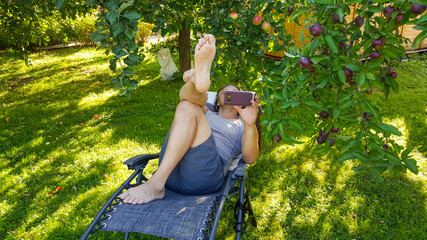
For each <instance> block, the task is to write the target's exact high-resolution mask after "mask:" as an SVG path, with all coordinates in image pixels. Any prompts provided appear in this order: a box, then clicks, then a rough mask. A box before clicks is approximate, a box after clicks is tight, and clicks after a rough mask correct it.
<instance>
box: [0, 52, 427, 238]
mask: <svg viewBox="0 0 427 240" xmlns="http://www.w3.org/2000/svg"><path fill="white" fill-rule="evenodd" d="M31 59H32V60H33V62H34V65H33V66H30V67H26V66H25V65H24V64H23V62H22V61H19V60H14V59H12V58H10V57H9V56H7V55H2V56H1V57H0V89H1V91H0V105H1V107H0V182H1V186H0V196H1V197H0V239H77V238H78V237H79V236H81V234H82V233H83V232H84V230H85V229H86V227H87V226H88V225H89V223H90V221H91V220H92V218H93V217H94V216H95V215H96V213H97V211H98V210H99V209H100V208H101V206H102V205H103V203H104V202H105V201H106V199H108V197H109V196H110V195H111V194H112V193H113V192H114V191H115V189H116V188H117V187H118V186H119V185H120V184H121V183H122V182H123V181H124V180H125V179H126V178H127V176H128V175H129V174H130V171H129V170H127V169H126V167H125V166H124V165H123V164H122V162H123V161H125V160H126V159H127V158H129V157H132V156H134V155H136V154H140V153H153V152H157V151H159V150H160V146H161V143H162V140H163V137H164V136H165V135H166V133H167V130H168V127H169V125H170V123H171V121H172V117H173V112H174V108H175V106H176V104H177V103H178V91H179V88H180V86H182V83H181V82H163V81H160V80H159V79H160V78H159V65H158V64H157V62H156V61H155V60H154V59H151V58H147V59H146V61H145V62H144V64H142V65H141V66H140V67H139V68H138V71H137V76H136V79H137V80H138V81H139V83H140V87H139V88H138V89H137V90H136V91H133V92H132V98H130V99H128V98H125V97H120V96H118V95H117V94H116V93H114V92H113V91H112V90H111V89H112V86H111V84H110V79H111V74H112V73H111V72H110V71H109V69H108V60H107V58H106V57H105V55H104V54H103V53H102V52H101V51H95V49H94V48H76V49H64V50H57V51H48V52H40V53H37V54H33V55H31ZM426 63H427V60H426V58H425V57H424V58H420V59H417V60H416V61H408V62H402V63H398V64H395V65H394V68H395V69H396V70H397V72H398V73H399V78H398V81H399V83H400V92H399V93H398V94H396V93H392V94H391V95H390V97H389V99H388V100H384V99H383V98H382V95H381V94H380V93H378V92H374V94H373V95H372V97H373V98H377V99H378V101H379V106H380V107H381V108H382V113H383V114H384V120H385V121H387V122H390V123H393V124H395V126H397V127H398V128H399V129H400V130H401V131H402V132H403V133H404V136H402V137H400V138H399V139H398V140H399V142H401V143H402V144H403V145H405V146H408V147H413V148H415V150H414V158H415V159H417V161H418V164H419V166H420V173H419V174H418V175H414V174H412V173H410V172H408V173H407V174H402V175H399V176H397V177H391V176H389V175H388V174H385V175H384V177H385V180H384V181H383V182H376V181H373V180H372V178H371V177H370V175H369V174H367V173H364V172H358V173H356V172H353V171H351V170H350V168H351V167H352V166H354V165H355V164H356V163H353V162H345V163H340V162H337V161H336V160H334V159H335V157H336V155H337V154H338V153H336V152H333V151H332V152H331V153H330V154H329V155H327V156H322V155H317V154H315V153H314V151H313V148H312V146H310V145H307V144H303V145H296V146H288V145H282V144H271V143H265V144H264V146H263V153H262V154H261V156H260V158H259V159H258V161H257V163H256V164H255V165H253V166H252V167H251V168H250V169H249V178H248V182H247V185H248V188H249V189H250V195H251V202H252V206H253V208H254V212H255V216H256V219H257V221H258V228H256V229H255V228H253V227H250V226H249V227H248V228H247V231H246V232H245V235H244V238H245V239H427V172H426V169H427V161H426V148H427V143H426V135H427V126H426V125H427V116H426V115H427V111H426V99H427V67H426ZM94 115H97V116H98V117H99V118H98V119H95V118H94ZM155 165H156V163H155V162H153V163H152V164H151V165H150V166H149V170H151V171H152V170H153V169H154V166H155ZM60 188H62V189H60ZM232 215H233V207H232V206H230V205H229V206H227V207H226V209H225V210H224V213H223V219H222V221H221V224H220V227H219V229H218V232H217V237H218V239H232V238H233V237H234V233H233V229H232V226H233V225H234V219H233V216H232ZM119 237H123V234H122V233H108V232H107V233H104V232H100V233H97V234H96V235H95V236H94V238H93V239H116V238H119ZM131 238H132V239H145V238H144V236H141V235H137V234H131ZM154 239H157V238H154Z"/></svg>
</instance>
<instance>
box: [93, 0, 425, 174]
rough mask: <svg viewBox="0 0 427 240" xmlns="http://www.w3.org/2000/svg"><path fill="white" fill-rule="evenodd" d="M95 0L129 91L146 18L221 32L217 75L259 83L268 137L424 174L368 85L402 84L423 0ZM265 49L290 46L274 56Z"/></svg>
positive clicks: (374, 168) (168, 28) (386, 89)
mask: <svg viewBox="0 0 427 240" xmlns="http://www.w3.org/2000/svg"><path fill="white" fill-rule="evenodd" d="M92 2H93V3H95V4H98V5H100V6H102V8H103V9H104V11H103V12H102V13H101V14H100V16H99V21H98V23H97V26H98V31H97V32H96V33H95V34H94V35H93V36H94V40H95V41H99V42H101V45H100V48H106V49H107V51H106V53H107V54H108V53H109V52H110V51H112V52H113V53H114V58H113V59H111V61H110V63H111V68H112V69H115V68H116V65H117V63H119V65H120V66H121V73H120V75H119V76H118V77H116V78H115V81H116V83H119V88H120V89H122V94H128V90H131V89H132V88H134V86H133V85H132V81H131V80H130V78H129V75H131V74H132V73H133V70H132V69H131V68H130V67H132V66H133V65H136V64H138V62H139V60H140V59H141V58H142V57H143V53H141V52H140V51H139V48H138V45H137V44H135V43H134V41H133V39H134V35H135V31H136V24H137V21H138V20H139V19H140V18H142V19H143V20H144V21H147V22H151V23H154V24H156V27H157V28H156V29H155V30H161V31H162V34H163V35H164V34H167V33H170V32H174V31H180V30H182V29H191V30H193V31H194V32H197V31H200V32H207V33H211V34H213V35H214V36H215V37H216V39H217V56H216V58H215V62H214V67H213V71H212V76H213V77H214V79H215V81H214V83H217V84H222V83H223V82H235V83H240V84H241V85H243V86H245V87H246V88H249V89H253V90H257V91H259V92H261V94H260V95H261V98H262V101H263V103H264V106H265V107H264V108H265V112H266V114H265V117H264V118H265V120H264V121H263V122H262V124H263V125H264V129H265V130H266V131H265V137H266V138H267V139H270V138H273V139H275V140H276V141H283V142H285V143H289V144H294V143H298V142H299V141H297V140H295V139H293V138H292V137H291V136H290V135H288V129H295V130H298V131H301V132H303V133H304V134H305V135H308V137H309V139H310V142H311V143H313V144H314V145H317V146H318V147H317V149H318V150H319V151H322V152H327V151H329V150H330V149H331V148H336V149H337V150H339V151H341V152H342V155H341V157H340V158H339V160H341V161H345V160H350V159H354V160H356V161H357V162H358V163H360V165H359V166H358V167H356V168H355V170H362V169H366V170H369V171H370V172H371V173H373V174H374V175H375V176H376V177H380V175H381V173H382V172H384V171H385V170H390V171H391V172H393V173H398V172H402V171H403V172H404V171H407V169H409V170H410V171H411V172H413V173H415V174H416V173H418V167H417V164H416V161H415V160H414V159H412V158H411V157H410V152H411V149H404V147H402V146H400V145H399V144H398V143H397V142H396V141H395V140H394V139H393V137H392V136H393V135H397V136H399V135H401V133H400V132H399V130H398V129H397V128H396V127H394V126H392V125H390V124H387V123H385V122H384V121H383V118H382V116H381V113H380V111H379V109H378V107H377V104H376V102H375V101H374V100H373V99H372V98H371V97H370V94H371V93H372V90H373V89H375V90H378V91H382V92H383V93H384V95H385V96H386V97H387V96H388V95H389V93H390V91H391V90H392V91H397V90H398V84H397V82H396V80H395V79H396V78H397V77H398V73H397V72H395V71H393V69H392V68H391V66H390V64H391V62H392V61H393V60H394V59H397V58H399V57H402V56H403V55H405V48H404V47H403V46H402V45H403V44H407V43H409V40H408V39H406V38H405V37H403V36H402V33H401V32H400V28H399V26H401V25H404V24H415V25H416V27H415V28H417V29H419V30H422V32H421V33H420V35H419V36H418V37H417V38H416V39H415V40H414V44H417V43H419V42H421V41H422V40H423V39H425V38H426V37H427V36H426V25H427V19H426V17H425V14H424V12H425V5H426V2H425V0H415V2H413V1H406V0H398V1H386V0H349V1H341V0H339V1H332V0H309V1H301V0H288V1H271V0H253V1H237V0H232V1H209V2H207V1H201V2H197V4H196V2H191V3H192V4H191V3H188V4H187V3H175V2H174V1H154V2H150V3H148V2H145V1H121V0H109V1H92ZM190 5H191V6H190ZM352 9H353V10H354V11H355V12H356V14H357V17H356V18H355V19H354V20H351V21H349V20H347V19H346V18H345V16H347V15H349V14H350V12H351V11H352ZM290 22H295V23H297V24H299V25H302V24H304V25H305V27H304V28H305V29H307V28H308V32H309V35H308V36H306V35H305V34H304V32H301V34H298V36H297V37H299V38H300V39H301V41H302V42H307V43H306V44H304V45H303V46H302V47H296V45H295V40H294V39H295V37H296V36H292V35H291V34H290V33H288V32H287V31H286V26H287V24H289V23H290ZM264 50H265V51H284V52H285V54H286V55H285V57H283V58H282V59H281V60H280V61H271V60H266V59H264V58H262V57H263V56H264ZM188 53H189V50H188ZM180 54H181V53H180ZM122 61H123V62H122ZM285 129H286V131H285Z"/></svg>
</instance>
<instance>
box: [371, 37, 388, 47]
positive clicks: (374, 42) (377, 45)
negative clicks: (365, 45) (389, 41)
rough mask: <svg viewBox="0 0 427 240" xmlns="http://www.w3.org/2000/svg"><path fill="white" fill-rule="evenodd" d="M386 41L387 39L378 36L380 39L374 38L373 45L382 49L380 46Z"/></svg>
mask: <svg viewBox="0 0 427 240" xmlns="http://www.w3.org/2000/svg"><path fill="white" fill-rule="evenodd" d="M385 43H386V41H385V40H383V39H381V38H378V39H374V40H372V43H371V45H372V47H374V48H375V49H380V48H382V47H384V44H385Z"/></svg>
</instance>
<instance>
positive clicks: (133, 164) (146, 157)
mask: <svg viewBox="0 0 427 240" xmlns="http://www.w3.org/2000/svg"><path fill="white" fill-rule="evenodd" d="M159 155H160V154H159V153H155V154H141V155H137V156H134V157H131V158H129V159H128V160H126V161H125V162H124V163H123V164H126V165H128V169H130V170H134V169H141V168H145V166H147V163H148V161H150V160H152V159H156V158H159Z"/></svg>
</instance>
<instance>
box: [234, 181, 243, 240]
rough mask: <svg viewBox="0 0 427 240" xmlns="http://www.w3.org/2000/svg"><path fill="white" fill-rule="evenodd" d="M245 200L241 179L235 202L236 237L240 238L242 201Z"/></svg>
mask: <svg viewBox="0 0 427 240" xmlns="http://www.w3.org/2000/svg"><path fill="white" fill-rule="evenodd" d="M244 200H245V181H244V180H242V181H241V182H240V189H239V199H238V200H237V203H236V205H237V206H236V207H237V209H236V239H240V237H241V236H242V233H243V230H244V229H243V228H244V226H243V224H244V223H243V221H244V219H243V208H244V204H243V203H244V202H243V201H244Z"/></svg>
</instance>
